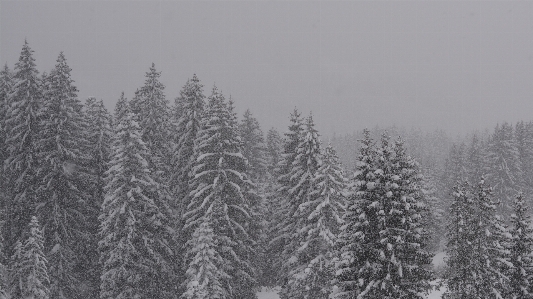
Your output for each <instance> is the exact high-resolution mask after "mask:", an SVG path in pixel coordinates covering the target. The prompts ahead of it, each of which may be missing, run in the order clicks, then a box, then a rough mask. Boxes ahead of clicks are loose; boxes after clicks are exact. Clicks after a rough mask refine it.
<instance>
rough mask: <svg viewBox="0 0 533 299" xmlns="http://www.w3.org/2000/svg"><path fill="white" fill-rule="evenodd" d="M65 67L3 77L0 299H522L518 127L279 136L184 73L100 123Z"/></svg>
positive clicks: (25, 52)
mask: <svg viewBox="0 0 533 299" xmlns="http://www.w3.org/2000/svg"><path fill="white" fill-rule="evenodd" d="M70 72H71V69H70V67H69V66H68V63H67V59H66V58H65V55H64V54H63V53H60V54H59V56H58V59H57V63H56V65H55V67H54V69H52V70H50V71H49V72H43V73H39V71H38V70H37V66H36V64H35V59H34V58H33V51H32V50H31V48H30V46H29V44H28V43H27V42H25V43H24V46H23V48H22V51H21V54H20V58H19V60H18V62H16V63H15V64H14V67H13V69H10V68H9V67H8V65H7V64H6V65H5V67H4V68H3V69H2V70H1V72H0V160H1V161H3V164H2V165H3V167H1V168H0V170H1V171H0V208H1V209H0V229H1V232H2V233H1V234H0V299H7V298H14V299H19V298H35V299H37V298H40V299H47V298H54V299H56V298H57V299H63V298H64V299H72V298H102V299H111V298H113V299H118V298H125V299H126V298H127V299H130V298H186V299H193V298H198V299H200V298H242V299H250V298H257V295H256V293H257V291H258V290H259V288H260V287H262V286H263V287H279V288H280V292H279V295H280V297H281V298H284V299H285V298H425V296H426V295H427V293H428V292H429V291H430V290H431V289H432V288H434V286H435V285H443V286H445V287H446V292H445V296H446V297H445V298H533V295H531V293H532V292H533V286H532V285H531V284H530V281H531V280H532V279H533V260H532V250H533V239H532V238H533V232H532V228H531V222H530V212H529V209H530V207H531V194H532V191H533V122H518V123H516V124H509V123H501V124H495V128H494V129H492V130H486V131H484V132H472V133H471V134H468V135H467V136H463V137H453V138H452V137H450V136H448V135H447V134H446V133H445V132H443V131H435V132H424V131H423V130H419V129H412V130H406V129H401V128H396V127H389V128H379V127H376V128H372V129H364V130H354V133H353V134H348V135H345V136H337V135H335V136H329V137H326V136H321V134H320V132H318V131H317V130H316V128H315V121H316V122H321V121H327V120H320V119H314V118H313V116H312V114H311V115H308V116H302V115H301V113H300V112H299V110H298V109H297V108H295V109H294V110H293V111H287V112H286V113H287V116H288V118H287V123H286V130H284V132H278V131H277V130H276V129H274V128H271V129H268V130H267V129H265V128H261V125H260V124H259V122H258V121H257V119H256V118H254V116H253V113H252V112H251V111H250V110H246V112H245V113H244V115H242V116H238V115H237V114H236V112H235V105H238V99H236V102H234V101H233V99H231V98H229V99H228V98H226V97H225V96H224V95H223V94H222V92H220V91H219V90H218V88H217V87H216V86H213V87H212V88H210V89H209V90H208V91H206V90H204V86H203V84H202V83H201V81H200V79H199V78H198V77H197V76H196V75H192V77H191V78H190V79H189V80H187V82H185V84H184V85H183V88H182V89H181V91H180V93H179V95H174V96H176V97H175V98H174V100H173V101H172V102H171V101H170V100H169V99H168V98H167V96H166V95H165V91H164V90H165V85H164V84H163V83H162V82H160V80H159V78H160V75H161V74H160V72H158V71H157V69H156V67H155V65H153V64H152V66H151V67H150V68H149V70H148V71H147V73H146V77H145V82H144V84H143V85H142V86H140V87H139V88H138V89H137V90H136V91H135V95H134V97H133V98H131V99H127V98H125V97H124V93H122V95H121V96H120V97H119V99H118V101H117V104H116V106H115V108H114V111H112V112H110V111H108V110H107V109H106V107H105V106H104V103H103V101H102V100H101V99H96V98H92V97H91V98H88V99H83V101H82V99H79V97H78V95H77V93H78V90H77V88H76V86H75V81H74V79H73V78H71V75H70ZM303 108H305V107H303ZM437 253H444V254H445V255H446V259H445V265H444V266H443V267H434V266H432V260H433V257H434V256H435V255H436V254H437Z"/></svg>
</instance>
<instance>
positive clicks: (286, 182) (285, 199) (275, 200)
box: [269, 108, 304, 285]
mask: <svg viewBox="0 0 533 299" xmlns="http://www.w3.org/2000/svg"><path fill="white" fill-rule="evenodd" d="M289 119H290V125H289V130H288V131H287V132H286V133H285V140H284V144H283V152H282V154H281V160H280V161H279V164H278V166H277V168H276V169H275V173H276V177H277V184H278V186H279V188H278V190H277V192H276V193H277V194H276V195H275V196H273V197H272V200H271V205H272V209H273V210H274V213H273V217H272V219H270V222H271V223H272V224H273V226H272V227H271V229H270V235H271V236H272V237H273V238H272V239H271V240H270V243H269V250H270V252H271V253H270V254H271V256H273V257H277V258H275V259H274V261H273V265H274V267H273V268H274V269H277V271H276V272H278V273H277V275H276V277H277V284H278V285H281V284H284V283H286V282H287V281H286V278H287V276H288V273H287V272H286V271H285V270H284V269H283V265H284V264H285V262H286V259H285V257H284V256H283V254H282V252H283V251H284V249H285V247H286V246H287V244H289V242H291V240H290V239H291V236H290V232H289V230H288V229H289V228H288V227H287V226H286V225H285V224H286V221H288V220H289V219H288V218H290V217H291V216H289V213H290V212H289V198H290V196H289V190H290V189H291V188H292V187H293V184H294V181H291V179H290V175H291V169H292V167H293V162H294V160H295V159H296V156H297V155H298V145H299V144H300V142H301V141H302V140H303V134H304V133H303V131H304V125H303V123H302V119H301V117H300V112H298V110H297V109H296V108H294V111H293V112H292V113H291V114H290V118H289Z"/></svg>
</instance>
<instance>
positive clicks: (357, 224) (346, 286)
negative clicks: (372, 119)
mask: <svg viewBox="0 0 533 299" xmlns="http://www.w3.org/2000/svg"><path fill="white" fill-rule="evenodd" d="M360 143H361V146H360V149H359V155H358V156H357V161H356V172H355V176H354V183H353V186H352V188H353V190H352V192H350V195H349V196H348V198H347V201H346V211H345V213H344V215H343V225H342V226H341V227H340V232H339V235H338V237H337V240H336V245H335V247H336V251H337V256H338V258H339V260H338V262H337V263H336V264H335V270H336V271H335V279H334V281H333V283H334V285H335V286H334V290H333V293H332V296H333V298H335V299H337V298H338V299H345V298H346V299H347V298H356V296H357V295H358V294H359V293H360V291H359V289H360V288H361V287H362V283H364V282H365V281H364V279H363V278H362V277H360V274H359V270H360V267H361V266H363V265H365V263H364V260H363V259H364V256H363V254H364V253H365V251H364V250H363V249H365V250H371V249H372V248H371V247H369V248H363V247H361V246H358V244H359V243H360V242H361V240H363V239H368V238H372V239H377V234H378V232H376V231H374V230H372V229H371V228H370V226H371V225H373V226H375V223H376V221H377V220H376V219H375V217H370V218H369V217H367V216H366V215H365V214H362V212H363V210H362V207H363V205H362V204H363V203H365V202H366V201H373V200H374V198H373V194H372V193H371V190H372V188H373V186H374V185H375V180H376V177H375V174H374V173H375V171H376V170H377V169H376V163H377V161H376V160H377V151H376V148H375V141H374V140H373V139H372V137H371V135H370V131H369V130H367V129H365V130H364V131H363V139H362V140H361V141H360ZM363 200H365V201H363ZM360 278H361V279H360Z"/></svg>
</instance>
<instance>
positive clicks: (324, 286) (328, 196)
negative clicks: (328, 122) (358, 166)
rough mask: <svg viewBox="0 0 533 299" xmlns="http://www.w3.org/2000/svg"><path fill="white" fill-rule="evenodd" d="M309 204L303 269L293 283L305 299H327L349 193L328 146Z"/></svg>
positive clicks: (300, 251)
mask: <svg viewBox="0 0 533 299" xmlns="http://www.w3.org/2000/svg"><path fill="white" fill-rule="evenodd" d="M312 186H313V187H312V188H313V189H312V191H311V192H310V193H309V201H307V202H306V203H304V204H301V205H300V209H301V210H302V216H303V217H302V218H303V221H302V223H303V227H302V228H301V229H300V232H299V234H300V235H301V237H302V239H303V242H301V243H300V247H299V248H298V250H297V256H298V264H299V265H301V267H299V269H298V270H297V271H294V272H295V274H296V275H294V276H293V277H292V280H293V283H294V284H295V286H296V288H298V289H299V292H298V293H299V295H300V296H301V295H303V298H326V297H327V296H328V295H329V294H330V293H331V287H332V285H331V281H332V279H333V274H334V269H333V266H334V265H333V260H334V250H333V249H334V247H333V246H334V244H335V241H336V238H337V235H338V232H339V227H340V225H341V224H342V219H341V217H342V214H343V211H344V202H345V196H346V194H345V193H346V191H347V182H346V179H345V176H344V171H343V170H342V168H341V165H340V163H339V162H338V158H337V155H336V153H335V150H334V149H333V147H332V146H331V144H330V145H328V147H326V149H325V151H324V153H323V155H322V164H321V165H320V166H319V168H318V169H317V172H316V174H315V176H314V177H313V179H312Z"/></svg>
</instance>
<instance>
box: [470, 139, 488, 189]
mask: <svg viewBox="0 0 533 299" xmlns="http://www.w3.org/2000/svg"><path fill="white" fill-rule="evenodd" d="M485 155H486V154H485V148H484V144H483V141H482V140H481V138H480V137H479V136H478V134H474V135H473V136H472V139H471V141H470V145H469V146H468V148H467V149H466V157H465V165H466V173H467V175H466V179H467V180H468V181H471V182H475V181H477V180H478V179H479V178H480V177H481V176H483V175H484V172H485V166H484V165H485V164H484V163H485V161H484V157H485Z"/></svg>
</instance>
